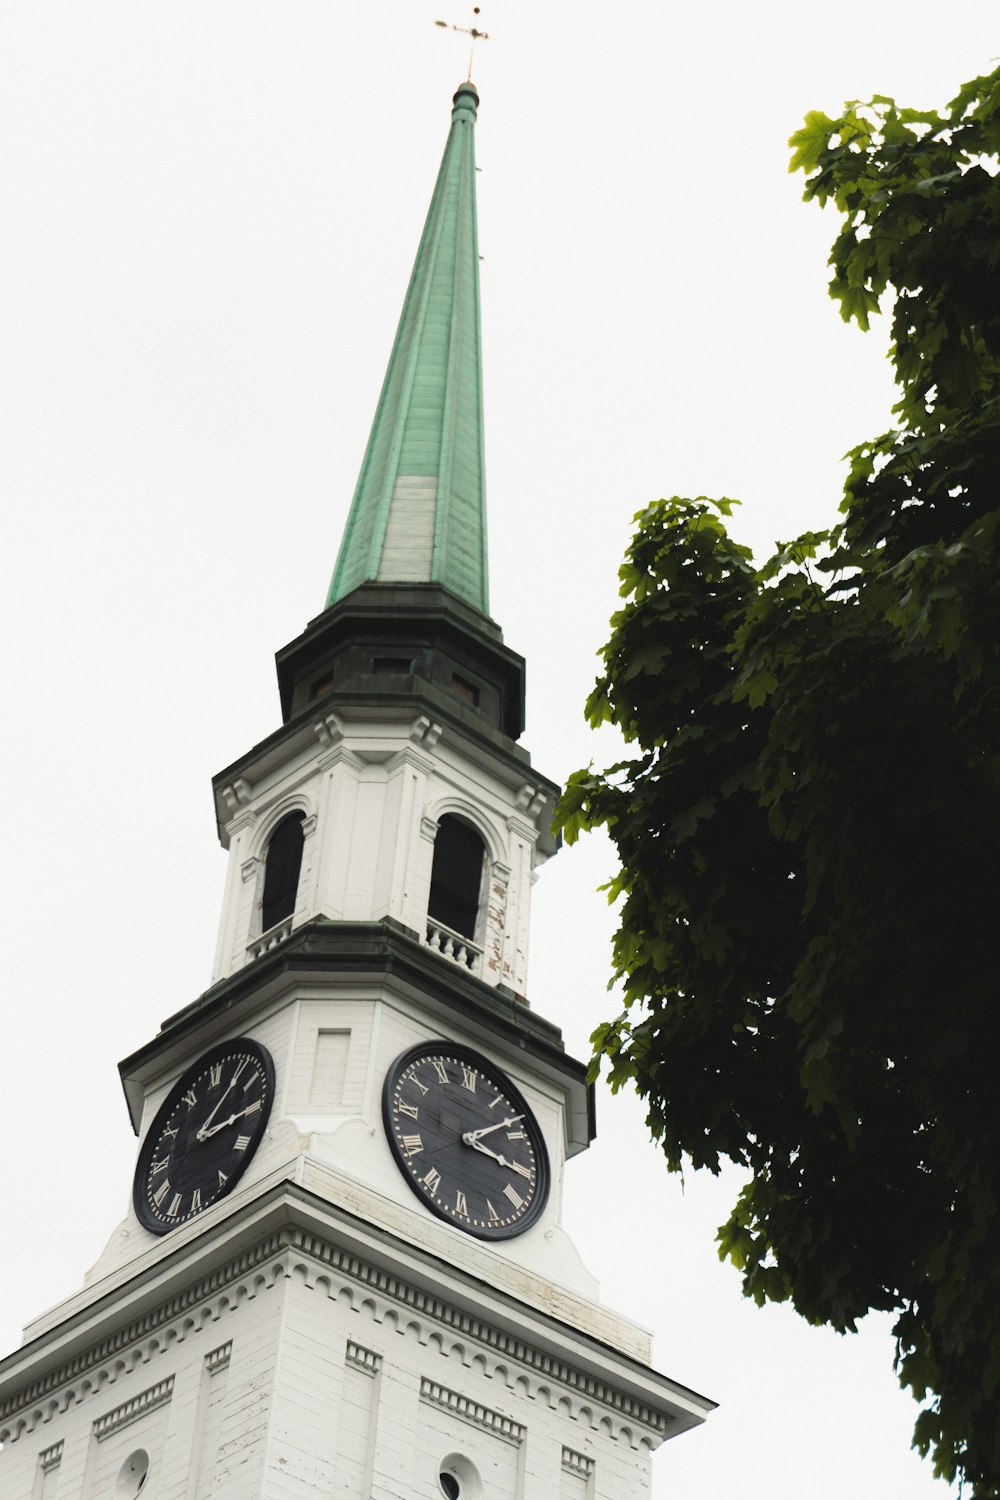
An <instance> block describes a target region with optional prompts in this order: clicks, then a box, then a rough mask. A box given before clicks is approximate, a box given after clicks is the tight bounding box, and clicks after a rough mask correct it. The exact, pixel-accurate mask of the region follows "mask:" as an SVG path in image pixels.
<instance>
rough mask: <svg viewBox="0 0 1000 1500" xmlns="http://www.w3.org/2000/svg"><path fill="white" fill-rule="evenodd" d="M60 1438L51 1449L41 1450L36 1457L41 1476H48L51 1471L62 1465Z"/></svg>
mask: <svg viewBox="0 0 1000 1500" xmlns="http://www.w3.org/2000/svg"><path fill="white" fill-rule="evenodd" d="M62 1451H63V1445H62V1438H60V1439H59V1441H58V1443H53V1444H52V1447H51V1448H43V1449H42V1451H41V1453H39V1455H38V1467H39V1468H40V1469H41V1471H42V1473H43V1474H48V1473H49V1472H50V1470H52V1469H58V1467H59V1465H60V1464H61V1463H62Z"/></svg>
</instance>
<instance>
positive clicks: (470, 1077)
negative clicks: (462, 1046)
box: [462, 1063, 476, 1094]
mask: <svg viewBox="0 0 1000 1500" xmlns="http://www.w3.org/2000/svg"><path fill="white" fill-rule="evenodd" d="M462 1087H463V1089H468V1090H469V1093H470V1094H474V1093H475V1092H476V1070H475V1068H467V1067H466V1066H465V1063H463V1064H462Z"/></svg>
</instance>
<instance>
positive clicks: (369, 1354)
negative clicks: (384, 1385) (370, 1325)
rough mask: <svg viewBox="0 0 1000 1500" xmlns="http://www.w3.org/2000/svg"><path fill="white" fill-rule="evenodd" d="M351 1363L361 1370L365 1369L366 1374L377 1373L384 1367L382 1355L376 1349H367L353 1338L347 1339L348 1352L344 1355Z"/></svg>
mask: <svg viewBox="0 0 1000 1500" xmlns="http://www.w3.org/2000/svg"><path fill="white" fill-rule="evenodd" d="M344 1358H345V1360H346V1361H347V1363H348V1364H349V1365H354V1366H355V1367H356V1368H357V1369H359V1370H364V1372H365V1374H366V1375H377V1374H378V1372H379V1370H381V1368H382V1356H381V1354H376V1353H375V1350H374V1349H365V1348H363V1347H362V1345H361V1344H356V1343H355V1342H354V1340H353V1339H348V1340H347V1353H346V1354H345V1356H344Z"/></svg>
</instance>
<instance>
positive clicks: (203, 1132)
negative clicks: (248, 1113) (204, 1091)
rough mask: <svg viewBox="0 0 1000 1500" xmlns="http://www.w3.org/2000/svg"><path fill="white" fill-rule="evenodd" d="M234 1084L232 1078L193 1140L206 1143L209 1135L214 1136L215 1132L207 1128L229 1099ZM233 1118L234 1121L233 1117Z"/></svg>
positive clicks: (234, 1080) (217, 1127)
mask: <svg viewBox="0 0 1000 1500" xmlns="http://www.w3.org/2000/svg"><path fill="white" fill-rule="evenodd" d="M237 1076H238V1075H237ZM235 1082H236V1079H235V1078H234V1079H233V1080H232V1082H231V1083H230V1085H229V1088H227V1089H226V1091H225V1093H224V1094H223V1095H222V1098H221V1099H220V1100H219V1102H218V1103H217V1104H216V1106H215V1108H214V1109H213V1110H212V1113H211V1114H210V1115H209V1117H208V1119H207V1120H206V1121H205V1123H204V1125H202V1126H200V1127H199V1129H198V1131H197V1134H196V1135H195V1140H198V1141H207V1140H208V1138H209V1136H210V1135H214V1134H215V1131H214V1130H210V1129H209V1126H210V1125H211V1123H212V1121H213V1120H214V1119H215V1117H216V1115H217V1114H218V1113H219V1110H220V1109H221V1108H222V1106H223V1105H224V1104H225V1102H226V1100H227V1099H228V1098H229V1095H230V1094H231V1092H232V1088H233V1084H234V1083H235ZM233 1118H234V1119H235V1116H234V1117H233ZM230 1123H232V1122H231V1121H230ZM221 1128H222V1127H221V1126H216V1130H220V1129H221Z"/></svg>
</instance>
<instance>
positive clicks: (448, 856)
mask: <svg viewBox="0 0 1000 1500" xmlns="http://www.w3.org/2000/svg"><path fill="white" fill-rule="evenodd" d="M485 862H486V847H485V845H484V844H483V841H482V839H481V838H480V837H479V834H478V833H477V832H476V830H475V829H474V828H472V827H470V825H469V824H468V823H463V822H462V820H461V818H453V817H452V816H451V814H450V813H446V814H445V816H444V817H443V818H442V819H441V821H440V823H439V824H438V831H437V837H436V838H435V840H434V864H433V866H432V868H431V899H430V901H429V902H428V906H427V915H428V916H429V917H432V918H433V919H434V921H436V922H443V923H444V925H445V927H450V928H451V930H452V932H459V933H461V935H462V936H463V937H467V938H471V939H472V941H473V942H475V940H476V927H477V925H478V921H479V900H480V895H481V892H482V886H483V867H484V865H485Z"/></svg>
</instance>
